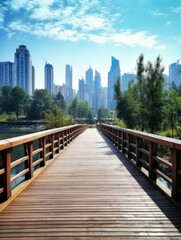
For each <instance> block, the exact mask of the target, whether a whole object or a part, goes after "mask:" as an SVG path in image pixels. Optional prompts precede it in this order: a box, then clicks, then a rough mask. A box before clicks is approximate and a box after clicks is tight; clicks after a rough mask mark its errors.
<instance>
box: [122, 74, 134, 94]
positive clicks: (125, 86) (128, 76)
mask: <svg viewBox="0 0 181 240" xmlns="http://www.w3.org/2000/svg"><path fill="white" fill-rule="evenodd" d="M131 81H133V83H134V84H136V82H137V78H136V75H135V74H132V73H124V74H123V75H122V77H121V91H122V92H125V91H127V90H128V86H129V83H130V82H131Z"/></svg>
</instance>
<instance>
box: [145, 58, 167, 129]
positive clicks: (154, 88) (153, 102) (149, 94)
mask: <svg viewBox="0 0 181 240" xmlns="http://www.w3.org/2000/svg"><path fill="white" fill-rule="evenodd" d="M163 71H164V68H162V67H161V58H160V57H157V59H156V62H155V64H154V65H153V64H152V63H151V62H148V63H147V67H146V84H145V106H144V108H145V113H146V115H145V120H146V121H145V122H146V127H147V129H148V130H149V131H150V132H152V133H154V132H155V131H157V130H159V129H160V128H161V123H162V120H163V106H164V92H163V85H164V78H163Z"/></svg>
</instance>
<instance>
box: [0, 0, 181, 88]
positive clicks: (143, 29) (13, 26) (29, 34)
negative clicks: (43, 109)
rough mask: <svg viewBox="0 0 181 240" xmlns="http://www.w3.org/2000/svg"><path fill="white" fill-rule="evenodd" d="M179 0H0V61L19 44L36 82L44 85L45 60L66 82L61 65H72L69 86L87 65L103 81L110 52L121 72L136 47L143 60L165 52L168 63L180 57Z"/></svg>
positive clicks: (130, 67) (128, 69) (131, 63)
mask: <svg viewBox="0 0 181 240" xmlns="http://www.w3.org/2000/svg"><path fill="white" fill-rule="evenodd" d="M180 22H181V1H180V0H179V1H177V2H175V3H173V1H171V0H168V1H163V0H159V1H156V3H155V1H146V0H137V1H136V4H134V7H133V6H132V5H131V3H130V2H128V1H125V0H121V1H114V0H111V1H107V0H103V1H99V0H84V1H82V0H75V1H72V0H70V1H68V2H67V1H61V2H60V1H57V0H46V1H41V2H40V1H37V0H34V1H29V0H21V1H20V0H16V1H15V0H8V1H6V0H5V1H3V2H1V3H0V42H1V45H0V48H1V49H0V52H1V54H0V61H13V52H14V49H16V47H17V46H19V45H21V44H23V45H26V46H27V48H28V49H29V50H30V52H31V57H32V61H33V65H34V67H35V70H36V85H35V88H38V89H40V88H43V87H44V71H43V68H44V65H45V62H46V61H47V62H50V63H51V64H52V65H53V66H54V69H55V72H54V82H55V84H60V85H61V84H63V83H65V65H66V64H69V65H71V66H72V67H73V69H74V71H73V81H72V82H73V88H74V89H78V81H79V79H81V78H82V77H84V72H85V69H88V67H89V66H90V65H91V66H92V68H94V69H96V70H97V71H98V72H100V74H101V79H102V85H103V86H107V81H108V76H107V75H108V74H107V73H108V72H109V69H110V64H111V61H110V58H111V56H114V57H115V58H116V59H118V60H119V61H120V68H121V71H122V73H135V66H136V60H137V59H138V56H139V54H140V53H143V54H144V56H145V62H146V61H148V60H151V61H154V60H155V59H156V57H157V56H158V55H161V57H162V58H163V65H164V66H165V68H166V69H165V70H166V71H165V72H166V73H167V74H168V65H169V64H171V63H174V62H176V61H177V60H178V59H180V58H181V57H180V56H181V54H180V53H181V34H180V33H179V31H178V29H179V28H178V26H179V25H180Z"/></svg>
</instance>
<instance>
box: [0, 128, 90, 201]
mask: <svg viewBox="0 0 181 240" xmlns="http://www.w3.org/2000/svg"><path fill="white" fill-rule="evenodd" d="M87 127H88V126H87V125H72V126H68V127H62V128H56V129H52V130H47V131H42V132H38V133H32V134H28V135H24V136H20V137H15V138H9V139H6V140H1V141H0V202H4V201H6V200H7V199H9V198H10V197H11V192H12V184H13V183H14V182H15V181H16V180H18V179H20V178H22V176H24V180H28V179H31V178H32V177H33V175H34V172H35V171H36V170H37V169H38V168H40V167H44V166H45V165H46V163H47V160H53V159H54V158H55V157H57V156H58V155H59V154H60V152H61V151H62V150H63V149H64V148H65V147H66V146H67V145H68V144H69V143H70V142H71V141H72V140H73V139H74V138H75V137H77V136H78V135H79V134H80V133H82V132H83V131H84V130H85V129H86V128H87ZM17 146H21V147H22V146H23V148H22V152H23V153H22V155H23V157H20V158H19V159H16V160H15V161H12V152H13V150H14V149H15V148H16V147H17ZM20 165H21V170H20V172H18V173H16V174H15V176H12V174H11V171H12V170H13V169H14V168H15V167H16V168H17V167H18V166H20ZM22 168H23V169H22Z"/></svg>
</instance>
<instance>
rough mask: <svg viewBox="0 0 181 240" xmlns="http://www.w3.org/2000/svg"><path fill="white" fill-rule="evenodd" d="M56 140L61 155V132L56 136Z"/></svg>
mask: <svg viewBox="0 0 181 240" xmlns="http://www.w3.org/2000/svg"><path fill="white" fill-rule="evenodd" d="M56 140H57V141H58V142H57V147H58V149H57V153H59V152H60V133H59V132H58V133H57V134H56Z"/></svg>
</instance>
